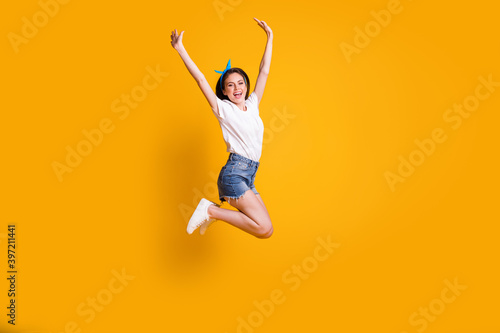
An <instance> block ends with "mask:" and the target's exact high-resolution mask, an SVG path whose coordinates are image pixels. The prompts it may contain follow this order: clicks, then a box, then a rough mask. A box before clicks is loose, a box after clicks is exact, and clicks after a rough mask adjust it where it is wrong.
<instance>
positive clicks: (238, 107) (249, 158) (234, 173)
mask: <svg viewBox="0 0 500 333" xmlns="http://www.w3.org/2000/svg"><path fill="white" fill-rule="evenodd" d="M254 20H255V21H257V23H258V25H259V26H260V27H261V28H262V29H264V31H265V32H266V34H267V43H266V48H265V51H264V56H263V57H262V61H261V63H260V67H259V75H258V76H257V81H256V83H255V88H254V91H253V92H252V94H250V95H249V85H250V80H249V79H248V75H247V74H246V73H245V72H244V71H243V70H242V69H240V68H231V60H229V62H228V64H227V66H226V69H225V70H224V71H222V72H219V71H216V72H218V73H221V74H222V75H221V76H220V78H219V80H218V81H217V85H216V94H215V93H214V92H213V91H212V88H211V87H210V85H209V84H208V82H207V80H206V79H205V76H204V75H203V73H202V72H201V71H200V70H199V69H198V67H197V66H196V65H195V63H194V62H193V61H192V60H191V58H190V57H189V55H188V53H187V52H186V49H185V48H184V46H183V44H182V37H183V35H184V31H182V32H181V33H180V35H179V34H178V33H177V29H176V30H174V31H172V35H171V36H170V38H171V40H172V41H171V44H172V47H173V48H174V49H175V50H176V51H177V52H178V53H179V55H180V57H181V58H182V61H184V64H185V65H186V67H187V69H188V71H189V73H190V74H191V75H192V76H193V78H194V79H195V80H196V82H197V83H198V86H199V87H200V89H201V91H202V92H203V94H204V95H205V98H206V99H207V101H208V104H210V107H211V108H212V111H213V113H214V115H215V116H216V117H217V120H218V121H219V125H220V127H221V129H222V134H223V137H224V141H225V142H226V146H227V151H228V152H229V153H230V154H229V157H228V159H227V161H226V164H225V165H224V166H223V167H222V169H221V171H220V173H219V178H218V180H217V186H218V189H219V200H220V201H221V204H222V203H223V202H224V201H227V202H228V203H229V204H230V205H231V206H233V207H235V208H236V209H238V211H234V210H230V209H224V208H221V207H220V206H221V205H218V204H216V203H214V202H211V201H209V200H207V199H205V198H203V199H201V200H200V203H199V204H198V206H197V207H196V210H195V211H194V213H193V215H192V216H191V219H190V220H189V223H188V226H187V232H188V233H189V234H191V233H193V231H194V230H196V229H197V228H198V227H201V228H200V234H204V233H205V231H206V229H207V228H208V226H209V225H210V224H211V223H212V222H214V221H216V220H221V221H225V222H227V223H229V224H231V225H233V226H235V227H237V228H240V229H241V230H243V231H246V232H248V233H249V234H251V235H254V236H255V237H258V238H269V237H270V236H271V235H272V233H273V225H272V223H271V218H270V217H269V213H268V212H267V208H266V206H265V205H264V201H262V198H261V197H260V194H259V192H257V190H256V189H255V185H254V181H255V174H256V173H257V169H258V167H259V164H260V163H259V159H260V156H261V153H262V139H263V135H264V124H263V123H262V119H261V118H260V116H259V103H260V101H261V99H262V95H263V94H264V88H265V86H266V81H267V76H268V75H269V67H270V65H271V55H272V43H273V32H272V30H271V28H269V26H268V25H267V24H266V22H264V21H260V20H258V19H256V18H254Z"/></svg>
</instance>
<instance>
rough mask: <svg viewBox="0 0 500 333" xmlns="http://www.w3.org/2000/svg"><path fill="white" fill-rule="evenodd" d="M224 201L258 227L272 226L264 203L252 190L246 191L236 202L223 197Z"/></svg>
mask: <svg viewBox="0 0 500 333" xmlns="http://www.w3.org/2000/svg"><path fill="white" fill-rule="evenodd" d="M225 199H226V201H227V202H228V203H229V204H230V205H231V206H233V207H234V208H236V209H238V210H239V211H240V212H242V213H243V214H245V215H246V216H248V217H249V218H251V219H252V220H253V221H255V222H256V223H258V224H260V225H269V226H271V225H272V223H271V217H270V216H269V213H268V211H267V208H266V206H265V205H264V201H263V200H262V198H261V197H260V195H256V194H255V193H253V191H252V190H247V191H246V192H245V194H244V195H243V196H242V197H240V198H239V199H238V200H234V199H232V198H229V197H225Z"/></svg>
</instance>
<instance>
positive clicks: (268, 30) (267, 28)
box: [253, 17, 273, 37]
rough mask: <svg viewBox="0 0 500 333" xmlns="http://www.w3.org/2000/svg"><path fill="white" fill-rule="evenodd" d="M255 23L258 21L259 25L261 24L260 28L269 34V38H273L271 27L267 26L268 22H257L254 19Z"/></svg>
mask: <svg viewBox="0 0 500 333" xmlns="http://www.w3.org/2000/svg"><path fill="white" fill-rule="evenodd" d="M253 19H254V20H255V21H257V23H258V24H259V26H260V27H261V28H262V29H264V31H265V32H266V34H267V37H272V36H273V31H272V30H271V28H269V26H268V25H267V23H266V22H264V21H260V20H257V19H256V18H255V17H254V18H253Z"/></svg>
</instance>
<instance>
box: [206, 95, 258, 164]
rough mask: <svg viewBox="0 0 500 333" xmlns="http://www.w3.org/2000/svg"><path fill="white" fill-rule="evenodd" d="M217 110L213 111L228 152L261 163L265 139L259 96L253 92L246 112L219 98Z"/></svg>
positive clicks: (247, 102)
mask: <svg viewBox="0 0 500 333" xmlns="http://www.w3.org/2000/svg"><path fill="white" fill-rule="evenodd" d="M217 105H218V107H219V114H220V115H219V114H217V110H214V109H212V111H213V112H214V114H215V116H216V117H217V120H218V121H219V125H220V128H221V129H222V136H223V137H224V141H225V142H226V146H227V151H228V152H231V153H235V154H238V155H241V156H245V157H246V158H249V159H251V160H254V161H257V162H258V161H259V159H260V156H261V154H262V140H263V138H264V123H263V122H262V119H260V116H259V101H258V99H257V94H256V93H255V92H252V93H251V94H250V96H248V99H247V100H245V105H246V107H247V110H246V111H242V110H241V109H240V108H238V106H236V104H234V103H233V102H231V101H229V100H226V99H225V100H221V99H220V98H219V97H217Z"/></svg>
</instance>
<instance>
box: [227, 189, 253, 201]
mask: <svg viewBox="0 0 500 333" xmlns="http://www.w3.org/2000/svg"><path fill="white" fill-rule="evenodd" d="M247 191H248V190H247ZM247 191H245V192H244V193H243V194H242V195H240V196H232V195H225V196H224V197H222V199H221V203H222V202H223V201H227V200H226V199H225V198H229V199H233V200H236V203H238V199H240V198H241V197H242V196H244V195H245V193H247ZM228 203H229V202H228Z"/></svg>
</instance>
